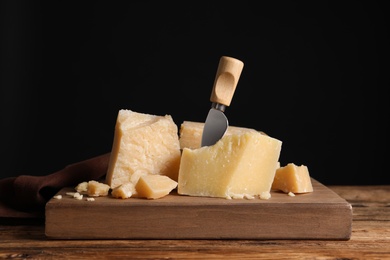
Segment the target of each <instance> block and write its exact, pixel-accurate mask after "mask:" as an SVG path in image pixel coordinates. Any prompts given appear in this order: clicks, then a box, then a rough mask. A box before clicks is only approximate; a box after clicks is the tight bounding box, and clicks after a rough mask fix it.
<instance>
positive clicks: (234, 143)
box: [178, 131, 282, 199]
mask: <svg viewBox="0 0 390 260" xmlns="http://www.w3.org/2000/svg"><path fill="white" fill-rule="evenodd" d="M281 146H282V142H281V141H280V140H277V139H275V138H272V137H269V136H267V135H264V134H261V133H259V132H257V131H254V132H252V131H251V132H245V133H241V134H231V135H225V136H224V137H222V139H220V140H219V141H218V142H217V143H216V144H215V145H212V146H205V147H201V148H198V149H189V148H184V149H183V152H182V157H181V163H180V169H179V178H178V194H181V195H190V196H208V197H221V198H245V197H250V196H259V197H260V196H261V198H264V199H268V198H270V190H271V185H272V181H273V179H274V176H275V168H276V165H277V162H278V159H279V155H280V151H281Z"/></svg>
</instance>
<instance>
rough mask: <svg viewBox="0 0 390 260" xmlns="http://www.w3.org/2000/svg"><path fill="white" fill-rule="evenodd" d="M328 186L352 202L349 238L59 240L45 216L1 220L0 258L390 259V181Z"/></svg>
mask: <svg viewBox="0 0 390 260" xmlns="http://www.w3.org/2000/svg"><path fill="white" fill-rule="evenodd" d="M329 188H330V189H331V190H333V191H335V192H336V193H337V194H339V195H340V196H341V197H342V198H344V199H346V200H347V201H348V202H349V203H351V205H352V208H353V222H352V234H351V238H350V239H349V240H341V241H340V240H290V239H288V240H286V239H282V240H274V239H273V240H258V239H213V240H208V239H192V240H188V239H186V240H184V239H183V240H171V239H161V240H160V239H151V240H147V239H115V240H110V239H97V240H96V239H93V240H60V239H49V238H47V237H46V235H45V225H44V222H43V221H41V220H14V219H1V222H0V241H1V243H0V259H91V258H94V259H222V258H223V259H390V186H387V185H385V186H331V187H329Z"/></svg>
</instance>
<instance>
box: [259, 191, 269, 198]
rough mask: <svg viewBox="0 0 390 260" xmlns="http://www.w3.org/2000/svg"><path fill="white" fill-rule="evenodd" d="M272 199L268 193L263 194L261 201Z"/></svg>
mask: <svg viewBox="0 0 390 260" xmlns="http://www.w3.org/2000/svg"><path fill="white" fill-rule="evenodd" d="M270 198H271V193H270V192H268V191H265V192H262V193H261V194H260V199H262V200H268V199H270Z"/></svg>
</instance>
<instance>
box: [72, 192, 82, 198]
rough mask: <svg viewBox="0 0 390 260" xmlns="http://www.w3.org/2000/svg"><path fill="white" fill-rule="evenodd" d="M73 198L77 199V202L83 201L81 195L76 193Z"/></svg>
mask: <svg viewBox="0 0 390 260" xmlns="http://www.w3.org/2000/svg"><path fill="white" fill-rule="evenodd" d="M73 198H75V199H77V200H82V199H83V195H82V194H80V193H78V192H76V193H74V194H73Z"/></svg>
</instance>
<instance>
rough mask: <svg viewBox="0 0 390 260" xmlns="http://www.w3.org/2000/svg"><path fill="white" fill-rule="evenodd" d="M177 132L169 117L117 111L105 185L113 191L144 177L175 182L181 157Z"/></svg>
mask: <svg viewBox="0 0 390 260" xmlns="http://www.w3.org/2000/svg"><path fill="white" fill-rule="evenodd" d="M177 132H178V127H177V125H176V124H175V123H174V121H173V119H172V117H171V116H170V115H165V116H157V115H150V114H143V113H137V112H134V111H131V110H126V109H121V110H119V113H118V117H117V121H116V125H115V134H114V141H113V145H112V150H111V155H110V160H109V165H108V171H107V174H106V183H107V184H108V185H110V187H111V188H112V189H114V188H116V187H118V186H119V185H121V184H124V183H128V182H131V183H133V184H136V183H137V182H138V179H139V178H140V177H141V176H144V175H148V174H153V175H155V174H157V175H166V176H169V177H170V178H171V179H173V180H177V175H178V172H179V164H180V156H181V152H180V143H179V137H178V134H177Z"/></svg>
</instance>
